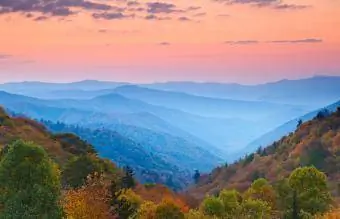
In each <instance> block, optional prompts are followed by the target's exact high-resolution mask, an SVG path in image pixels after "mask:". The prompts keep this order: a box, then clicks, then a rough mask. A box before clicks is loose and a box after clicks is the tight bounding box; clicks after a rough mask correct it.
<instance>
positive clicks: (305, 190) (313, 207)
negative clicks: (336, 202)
mask: <svg viewBox="0 0 340 219" xmlns="http://www.w3.org/2000/svg"><path fill="white" fill-rule="evenodd" d="M289 185H290V187H291V188H292V191H295V192H296V202H297V205H298V206H299V209H300V213H302V212H306V213H308V214H311V215H315V214H318V213H325V212H327V211H328V210H329V209H330V207H331V202H332V198H331V195H330V192H329V190H328V187H327V177H326V175H325V174H324V173H322V172H320V171H319V170H317V169H316V168H315V167H302V168H298V169H296V170H294V171H293V172H292V173H291V175H290V177H289Z"/></svg>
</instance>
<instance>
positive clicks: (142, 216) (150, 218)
mask: <svg viewBox="0 0 340 219" xmlns="http://www.w3.org/2000/svg"><path fill="white" fill-rule="evenodd" d="M156 208H157V205H156V204H155V203H153V202H150V201H146V202H144V203H142V204H141V206H140V207H139V209H138V212H137V218H138V219H155V217H156Z"/></svg>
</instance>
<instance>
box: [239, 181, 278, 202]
mask: <svg viewBox="0 0 340 219" xmlns="http://www.w3.org/2000/svg"><path fill="white" fill-rule="evenodd" d="M244 196H245V198H246V199H254V200H262V201H264V202H267V203H268V204H269V205H270V206H271V207H272V208H275V205H276V203H275V202H276V194H275V190H274V188H273V187H272V185H270V184H269V182H268V181H267V180H266V179H263V178H260V179H257V180H255V181H254V182H253V183H252V184H251V186H250V188H249V189H248V190H247V191H246V192H245V195H244Z"/></svg>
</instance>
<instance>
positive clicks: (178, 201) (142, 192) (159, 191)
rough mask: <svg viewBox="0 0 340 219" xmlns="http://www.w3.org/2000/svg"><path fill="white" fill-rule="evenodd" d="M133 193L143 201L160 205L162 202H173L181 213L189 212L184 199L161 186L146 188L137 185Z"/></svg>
mask: <svg viewBox="0 0 340 219" xmlns="http://www.w3.org/2000/svg"><path fill="white" fill-rule="evenodd" d="M135 192H136V193H137V194H138V195H139V196H141V197H142V198H143V200H147V201H151V202H154V203H156V204H159V203H161V202H162V201H164V200H167V201H169V202H173V203H174V204H175V205H176V206H178V207H179V208H180V209H181V211H182V212H184V213H186V212H188V211H189V207H188V205H187V204H186V203H185V201H184V198H183V197H181V196H179V195H178V194H176V193H174V192H172V191H171V190H170V189H169V188H167V187H166V186H163V185H154V186H152V187H149V188H146V187H145V186H143V185H137V187H136V188H135Z"/></svg>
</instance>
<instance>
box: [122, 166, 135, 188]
mask: <svg viewBox="0 0 340 219" xmlns="http://www.w3.org/2000/svg"><path fill="white" fill-rule="evenodd" d="M134 175H135V173H134V171H133V169H132V168H131V167H129V166H125V167H124V176H123V178H122V186H123V188H125V189H130V188H134V187H135V186H136V181H135V179H134V178H133V176H134Z"/></svg>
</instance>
